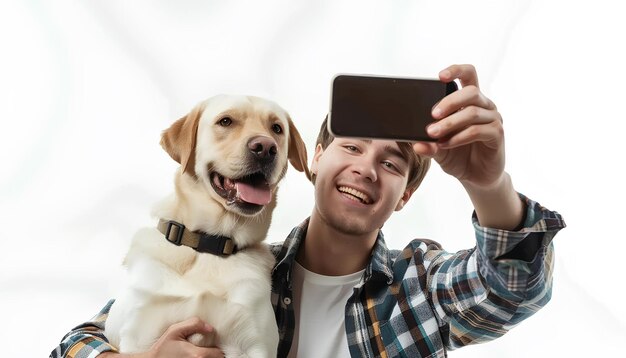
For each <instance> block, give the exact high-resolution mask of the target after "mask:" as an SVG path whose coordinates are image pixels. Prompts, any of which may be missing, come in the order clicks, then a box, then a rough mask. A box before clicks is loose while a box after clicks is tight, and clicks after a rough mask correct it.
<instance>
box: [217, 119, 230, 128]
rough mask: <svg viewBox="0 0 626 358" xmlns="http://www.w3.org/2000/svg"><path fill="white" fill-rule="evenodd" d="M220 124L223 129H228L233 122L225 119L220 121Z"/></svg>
mask: <svg viewBox="0 0 626 358" xmlns="http://www.w3.org/2000/svg"><path fill="white" fill-rule="evenodd" d="M218 123H219V125H220V126H222V127H228V126H229V125H231V124H232V123H233V120H232V119H230V118H229V117H224V118H222V119H220V121H219V122H218Z"/></svg>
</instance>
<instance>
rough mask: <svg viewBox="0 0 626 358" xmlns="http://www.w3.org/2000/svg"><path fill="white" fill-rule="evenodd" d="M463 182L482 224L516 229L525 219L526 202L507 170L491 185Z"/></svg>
mask: <svg viewBox="0 0 626 358" xmlns="http://www.w3.org/2000/svg"><path fill="white" fill-rule="evenodd" d="M462 184H463V187H464V188H465V191H466V192H467V194H468V195H469V197H470V200H471V201H472V204H473V205H474V210H475V211H476V216H477V217H478V222H479V224H480V225H481V226H483V227H489V228H493V229H501V230H514V229H516V228H518V227H519V226H520V224H521V223H522V221H523V220H524V213H525V210H526V207H525V204H524V202H523V201H522V199H521V198H520V197H519V195H518V193H517V192H516V191H515V189H514V188H513V183H512V181H511V177H510V176H509V175H508V174H507V173H506V172H504V173H503V175H502V177H501V178H500V179H499V180H498V181H497V182H495V183H494V184H493V185H491V186H489V187H478V186H474V185H472V184H470V183H462Z"/></svg>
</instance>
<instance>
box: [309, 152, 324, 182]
mask: <svg viewBox="0 0 626 358" xmlns="http://www.w3.org/2000/svg"><path fill="white" fill-rule="evenodd" d="M322 154H324V148H322V145H321V144H318V145H317V146H315V154H313V162H312V163H311V174H313V175H317V165H318V163H319V161H320V157H321V156H322Z"/></svg>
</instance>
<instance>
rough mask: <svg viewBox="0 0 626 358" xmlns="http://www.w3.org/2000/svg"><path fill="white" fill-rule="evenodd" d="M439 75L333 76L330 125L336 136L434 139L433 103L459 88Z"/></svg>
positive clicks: (329, 127) (405, 139)
mask: <svg viewBox="0 0 626 358" xmlns="http://www.w3.org/2000/svg"><path fill="white" fill-rule="evenodd" d="M457 89H458V86H457V84H456V83H455V82H448V83H444V82H441V81H439V80H437V79H420V78H401V77H382V76H369V75H368V76H363V75H351V74H339V75H336V76H335V77H334V78H333V80H332V88H331V101H330V111H329V115H328V129H329V131H330V133H332V134H333V135H334V136H337V137H359V138H366V139H393V140H399V141H434V139H432V138H431V137H429V136H428V134H427V133H426V126H427V125H428V124H430V123H432V122H433V121H434V119H433V117H432V116H431V111H432V109H433V106H434V105H435V104H436V103H437V102H439V101H440V100H441V99H442V98H444V97H445V96H447V95H448V94H450V93H452V92H454V91H456V90H457Z"/></svg>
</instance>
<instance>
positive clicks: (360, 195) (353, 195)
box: [337, 185, 373, 205]
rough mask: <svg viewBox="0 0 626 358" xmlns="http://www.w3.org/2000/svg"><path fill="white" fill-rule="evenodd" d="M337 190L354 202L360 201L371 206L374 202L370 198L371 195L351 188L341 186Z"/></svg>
mask: <svg viewBox="0 0 626 358" xmlns="http://www.w3.org/2000/svg"><path fill="white" fill-rule="evenodd" d="M337 190H338V191H339V192H340V193H342V194H343V196H345V197H347V198H349V199H352V200H354V201H358V202H360V203H363V204H366V205H369V204H371V203H372V202H373V200H372V198H371V197H370V195H368V194H366V193H364V192H362V191H360V190H358V189H355V188H351V187H348V186H345V185H342V186H339V187H337Z"/></svg>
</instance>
